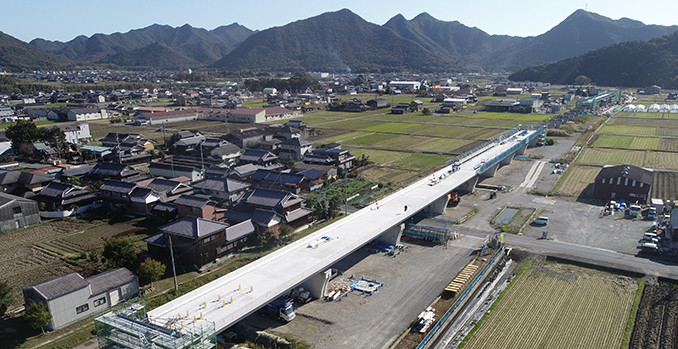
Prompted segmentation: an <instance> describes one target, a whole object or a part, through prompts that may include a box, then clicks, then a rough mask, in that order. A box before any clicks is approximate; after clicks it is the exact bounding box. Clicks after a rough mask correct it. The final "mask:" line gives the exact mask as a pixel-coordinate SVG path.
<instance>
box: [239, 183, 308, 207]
mask: <svg viewBox="0 0 678 349" xmlns="http://www.w3.org/2000/svg"><path fill="white" fill-rule="evenodd" d="M302 201H303V200H302V199H300V198H299V197H297V196H296V195H293V194H292V193H290V192H286V191H282V190H273V189H264V188H257V189H254V190H252V191H249V192H247V193H245V195H244V196H243V202H245V203H247V204H251V205H256V206H263V207H271V208H273V207H281V208H283V207H288V206H291V205H293V204H296V203H299V202H302Z"/></svg>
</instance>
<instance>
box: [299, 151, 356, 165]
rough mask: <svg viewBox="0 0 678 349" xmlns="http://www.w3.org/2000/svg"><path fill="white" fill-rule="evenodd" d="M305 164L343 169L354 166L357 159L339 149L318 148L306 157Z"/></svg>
mask: <svg viewBox="0 0 678 349" xmlns="http://www.w3.org/2000/svg"><path fill="white" fill-rule="evenodd" d="M303 160H304V162H305V163H307V164H314V165H331V166H336V167H340V168H343V169H349V168H351V167H352V166H353V160H355V157H354V156H353V155H351V153H350V152H349V151H348V150H345V149H339V148H316V149H313V150H312V151H311V152H310V153H306V155H304V159H303Z"/></svg>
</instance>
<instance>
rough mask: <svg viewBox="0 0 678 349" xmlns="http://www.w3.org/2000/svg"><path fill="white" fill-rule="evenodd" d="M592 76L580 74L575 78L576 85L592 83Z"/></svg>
mask: <svg viewBox="0 0 678 349" xmlns="http://www.w3.org/2000/svg"><path fill="white" fill-rule="evenodd" d="M591 81H592V80H591V78H590V77H588V76H586V75H579V76H577V78H575V79H574V84H575V85H582V86H584V85H590V84H591Z"/></svg>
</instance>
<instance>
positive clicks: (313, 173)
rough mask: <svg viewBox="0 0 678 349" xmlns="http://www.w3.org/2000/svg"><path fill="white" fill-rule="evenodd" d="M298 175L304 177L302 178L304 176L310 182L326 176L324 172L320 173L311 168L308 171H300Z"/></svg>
mask: <svg viewBox="0 0 678 349" xmlns="http://www.w3.org/2000/svg"><path fill="white" fill-rule="evenodd" d="M297 174H300V175H302V176H304V177H306V178H308V179H310V180H315V179H318V178H320V177H322V176H323V175H324V174H323V173H322V172H320V171H318V170H316V169H314V168H309V169H308V170H303V171H299V172H297Z"/></svg>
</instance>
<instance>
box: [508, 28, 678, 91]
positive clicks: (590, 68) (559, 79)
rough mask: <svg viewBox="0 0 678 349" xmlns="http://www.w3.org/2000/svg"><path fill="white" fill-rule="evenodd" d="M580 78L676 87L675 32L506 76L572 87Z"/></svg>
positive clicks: (677, 53)
mask: <svg viewBox="0 0 678 349" xmlns="http://www.w3.org/2000/svg"><path fill="white" fill-rule="evenodd" d="M580 75H584V76H587V77H589V78H590V79H591V80H592V81H593V82H594V83H596V84H597V85H600V86H634V87H646V86H650V85H655V84H657V85H660V86H662V87H664V88H678V32H674V33H673V34H669V35H666V36H662V37H659V38H655V39H652V40H649V41H633V42H624V43H619V44H615V45H611V46H607V47H604V48H600V49H596V50H593V51H590V52H588V53H585V54H583V55H579V56H575V57H572V58H567V59H564V60H561V61H558V62H555V63H550V64H544V65H539V66H533V67H529V68H525V69H523V70H520V71H518V72H516V73H514V74H511V75H510V76H509V79H511V80H515V81H524V80H531V81H544V82H551V83H554V84H572V83H573V82H574V81H575V79H576V78H577V77H578V76H580Z"/></svg>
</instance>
